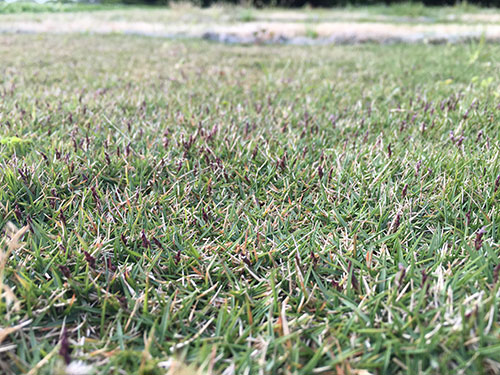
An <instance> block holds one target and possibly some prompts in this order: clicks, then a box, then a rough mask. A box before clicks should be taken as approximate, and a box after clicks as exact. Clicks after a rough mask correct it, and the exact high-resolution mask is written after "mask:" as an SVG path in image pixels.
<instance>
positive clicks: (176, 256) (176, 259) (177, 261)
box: [174, 250, 181, 265]
mask: <svg viewBox="0 0 500 375" xmlns="http://www.w3.org/2000/svg"><path fill="white" fill-rule="evenodd" d="M180 261H181V251H180V250H178V251H177V254H175V257H174V262H175V265H178V264H179V262H180Z"/></svg>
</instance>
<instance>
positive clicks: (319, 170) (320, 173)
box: [318, 165, 323, 179]
mask: <svg viewBox="0 0 500 375" xmlns="http://www.w3.org/2000/svg"><path fill="white" fill-rule="evenodd" d="M318 176H319V178H320V179H321V178H323V168H322V167H321V165H318Z"/></svg>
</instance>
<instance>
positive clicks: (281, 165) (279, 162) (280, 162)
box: [276, 152, 286, 170]
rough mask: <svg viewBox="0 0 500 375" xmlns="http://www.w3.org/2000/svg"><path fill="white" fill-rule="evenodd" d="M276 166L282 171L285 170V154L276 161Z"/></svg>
mask: <svg viewBox="0 0 500 375" xmlns="http://www.w3.org/2000/svg"><path fill="white" fill-rule="evenodd" d="M276 166H277V167H279V168H281V170H284V169H285V168H286V152H285V154H284V155H283V157H282V158H281V159H278V160H277V161H276Z"/></svg>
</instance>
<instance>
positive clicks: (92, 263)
mask: <svg viewBox="0 0 500 375" xmlns="http://www.w3.org/2000/svg"><path fill="white" fill-rule="evenodd" d="M83 254H84V255H85V260H86V261H87V263H88V264H89V267H90V268H95V258H94V257H93V256H92V255H90V254H89V253H88V252H87V251H85V250H83Z"/></svg>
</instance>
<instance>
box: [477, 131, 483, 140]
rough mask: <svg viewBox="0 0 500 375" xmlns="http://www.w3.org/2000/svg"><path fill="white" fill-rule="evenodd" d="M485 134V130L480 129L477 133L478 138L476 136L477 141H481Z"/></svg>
mask: <svg viewBox="0 0 500 375" xmlns="http://www.w3.org/2000/svg"><path fill="white" fill-rule="evenodd" d="M482 136H483V131H482V130H480V131H479V132H478V133H477V138H476V143H477V142H479V141H480V140H481V137H482Z"/></svg>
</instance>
